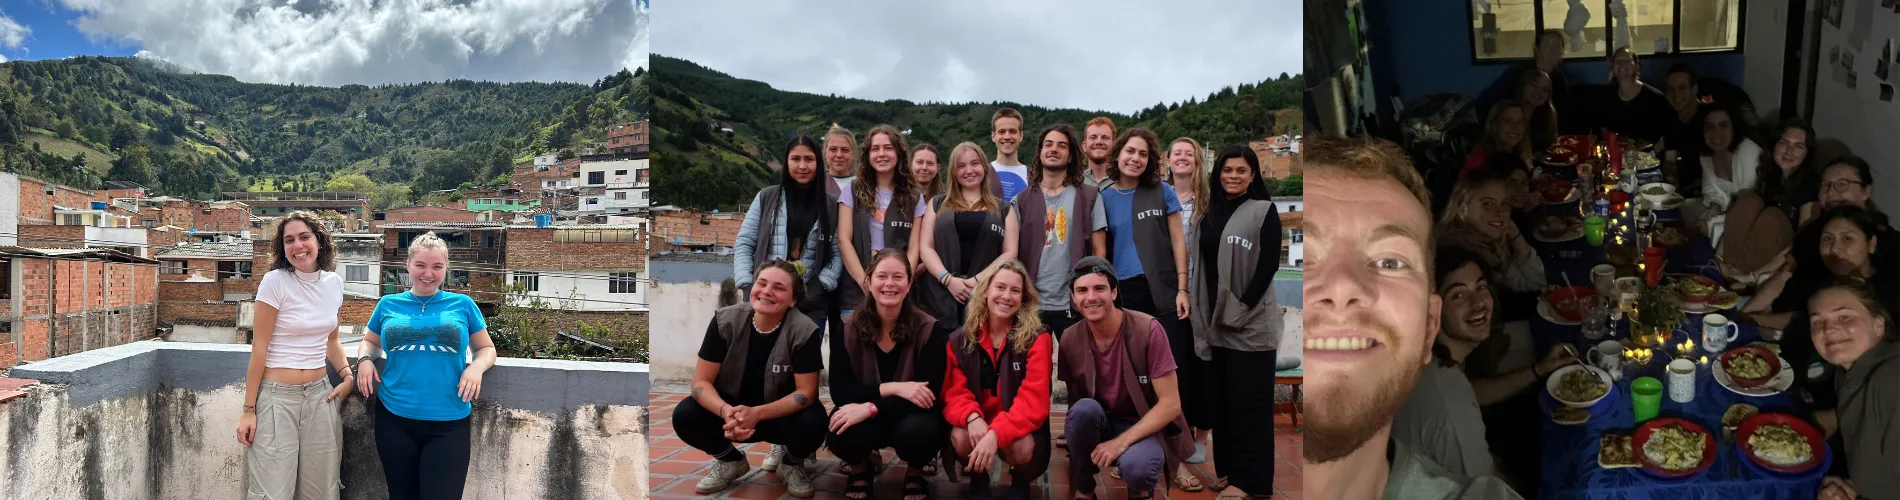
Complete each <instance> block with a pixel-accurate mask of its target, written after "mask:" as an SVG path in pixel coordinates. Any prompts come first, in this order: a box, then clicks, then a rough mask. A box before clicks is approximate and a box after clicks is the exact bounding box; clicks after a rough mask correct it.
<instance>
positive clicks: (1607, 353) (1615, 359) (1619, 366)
mask: <svg viewBox="0 0 1900 500" xmlns="http://www.w3.org/2000/svg"><path fill="white" fill-rule="evenodd" d="M1585 354H1586V355H1585V357H1586V358H1588V359H1585V361H1589V362H1590V364H1592V365H1596V367H1597V368H1602V369H1603V371H1606V372H1609V373H1610V378H1613V379H1618V378H1623V343H1622V342H1617V341H1615V340H1605V341H1602V342H1598V343H1597V348H1596V349H1591V350H1590V351H1589V352H1588V353H1585Z"/></svg>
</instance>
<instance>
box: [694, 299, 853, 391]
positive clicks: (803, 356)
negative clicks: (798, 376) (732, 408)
mask: <svg viewBox="0 0 1900 500" xmlns="http://www.w3.org/2000/svg"><path fill="white" fill-rule="evenodd" d="M784 324H785V323H784V322H783V321H780V322H779V328H776V329H773V330H772V331H771V332H769V333H761V332H759V329H758V328H756V327H753V326H751V323H750V322H748V323H747V326H746V333H747V335H746V337H747V345H746V353H747V356H746V366H745V368H744V369H745V372H744V377H742V378H741V379H740V380H741V382H740V384H739V393H738V394H725V393H721V394H720V395H719V397H722V398H726V402H727V403H728V404H733V405H738V406H758V405H762V404H767V403H771V401H766V400H765V372H766V365H767V364H768V363H766V360H767V359H769V358H771V353H772V347H773V346H774V345H776V344H777V343H778V336H779V335H780V334H781V333H782V332H783V331H784V330H785V328H784ZM819 343H820V342H818V339H817V338H816V337H814V338H812V339H810V340H807V341H805V345H804V346H800V347H799V348H798V349H797V350H795V351H792V373H818V372H819V371H821V370H824V369H825V359H824V352H823V351H822V350H820V349H819V346H818V344H819ZM728 349H730V347H729V346H728V345H727V344H726V339H725V338H724V337H721V336H720V335H719V323H718V322H717V321H716V320H715V321H714V322H713V323H712V324H711V325H710V326H708V327H706V338H705V340H703V341H701V342H700V344H699V359H703V360H706V361H711V362H714V363H723V362H725V360H726V351H727V350H728ZM720 369H721V370H730V369H733V367H727V366H722V367H720Z"/></svg>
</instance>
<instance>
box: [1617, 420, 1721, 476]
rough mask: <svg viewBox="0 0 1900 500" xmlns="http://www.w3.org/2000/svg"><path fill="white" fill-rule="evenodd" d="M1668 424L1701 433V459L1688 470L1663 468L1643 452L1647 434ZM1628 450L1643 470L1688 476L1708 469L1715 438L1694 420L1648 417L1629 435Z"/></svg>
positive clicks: (1712, 459)
mask: <svg viewBox="0 0 1900 500" xmlns="http://www.w3.org/2000/svg"><path fill="white" fill-rule="evenodd" d="M1670 426H1680V427H1682V428H1683V429H1684V430H1688V431H1692V432H1697V433H1700V434H1702V461H1701V462H1699V463H1697V464H1696V466H1695V468H1692V469H1689V470H1669V469H1664V468H1662V466H1661V465H1658V464H1656V463H1655V462H1651V461H1650V460H1649V454H1648V453H1643V445H1644V444H1645V443H1648V442H1649V436H1650V435H1651V434H1655V433H1656V430H1657V429H1661V428H1664V427H1670ZM1630 452H1631V453H1633V454H1635V455H1636V460H1637V461H1638V462H1641V463H1642V464H1643V470H1645V471H1648V472H1650V473H1652V474H1656V475H1659V476H1663V477H1668V478H1680V477H1688V476H1693V475H1695V474H1697V473H1700V472H1702V471H1703V470H1706V469H1708V468H1709V465H1712V464H1714V463H1715V455H1716V451H1715V438H1714V437H1713V436H1710V435H1709V430H1708V429H1707V428H1704V427H1702V426H1701V425H1700V424H1697V423H1695V422H1691V421H1688V420H1683V419H1680V418H1675V417H1658V418H1654V419H1650V420H1649V421H1648V422H1643V425H1641V426H1639V427H1637V428H1636V434H1635V435H1633V436H1631V437H1630Z"/></svg>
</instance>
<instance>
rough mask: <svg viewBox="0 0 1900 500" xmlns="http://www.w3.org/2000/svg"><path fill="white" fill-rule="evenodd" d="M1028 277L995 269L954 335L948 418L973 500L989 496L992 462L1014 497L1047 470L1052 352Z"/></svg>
mask: <svg viewBox="0 0 1900 500" xmlns="http://www.w3.org/2000/svg"><path fill="white" fill-rule="evenodd" d="M1028 277H1029V272H1028V271H1027V270H1025V269H1024V268H1023V265H1022V263H1020V262H1016V261H1014V260H1005V261H998V262H997V263H996V264H993V265H991V266H990V268H989V270H988V271H986V272H985V273H984V274H983V276H982V279H981V280H979V283H978V285H977V293H980V294H981V295H980V297H979V300H977V301H974V302H971V303H970V313H969V314H968V316H967V319H966V322H965V324H964V326H963V328H960V329H958V330H957V331H956V333H952V334H951V335H950V337H951V338H952V339H954V340H952V341H951V342H950V345H949V346H948V349H949V354H948V356H947V358H946V359H948V363H949V367H948V369H947V370H945V371H944V387H943V392H944V396H943V399H944V408H943V416H944V419H945V420H947V421H949V422H950V425H951V427H952V428H951V430H950V444H951V446H953V447H955V448H956V450H957V456H958V457H960V460H959V461H961V462H963V463H964V464H965V466H966V467H967V468H968V470H970V471H971V472H972V474H971V475H970V480H971V483H970V488H971V489H970V498H972V499H982V498H989V496H990V494H989V489H990V474H989V469H990V463H991V462H992V461H993V459H994V458H996V457H997V456H1001V457H1002V458H1003V463H1006V464H1009V466H1010V467H1011V468H1012V469H1014V470H1013V471H1012V473H1011V476H1012V477H1011V483H1010V492H1009V496H1010V498H1012V499H1018V498H1020V499H1027V498H1029V487H1030V486H1031V485H1033V484H1034V483H1035V481H1036V477H1037V476H1041V475H1042V473H1043V471H1045V470H1047V469H1048V468H1049V376H1050V371H1051V368H1052V367H1053V365H1054V363H1053V362H1052V361H1051V356H1052V354H1053V353H1052V352H1051V351H1053V350H1054V347H1052V343H1053V342H1051V341H1050V338H1049V335H1048V334H1047V331H1046V330H1045V329H1044V328H1043V326H1042V320H1041V319H1040V317H1039V313H1040V312H1041V309H1042V308H1041V307H1038V305H1037V303H1038V301H1037V298H1036V289H1035V287H1034V286H1033V285H1030V284H1029V280H1028Z"/></svg>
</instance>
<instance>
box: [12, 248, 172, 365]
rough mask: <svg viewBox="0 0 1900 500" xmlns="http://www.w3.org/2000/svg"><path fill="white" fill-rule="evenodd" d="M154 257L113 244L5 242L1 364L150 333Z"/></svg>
mask: <svg viewBox="0 0 1900 500" xmlns="http://www.w3.org/2000/svg"><path fill="white" fill-rule="evenodd" d="M157 263H158V262H157V261H154V260H151V259H145V258H140V257H137V256H133V255H129V254H126V253H123V252H119V251H117V250H113V249H108V248H72V249H50V248H25V247H0V281H3V282H4V283H6V288H5V289H4V290H0V328H4V331H0V367H11V366H14V365H17V364H20V363H22V362H27V361H39V360H43V359H47V358H51V357H57V356H64V355H67V354H73V353H78V352H84V351H88V350H92V349H98V348H102V347H110V346H115V345H120V344H124V343H127V342H132V341H135V340H140V339H145V338H148V337H150V336H151V335H152V333H153V332H154V330H155V329H156V327H157V319H158V311H157V309H158V308H157V295H158V294H157V287H156V286H155V284H156V283H157V281H158V267H157Z"/></svg>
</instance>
